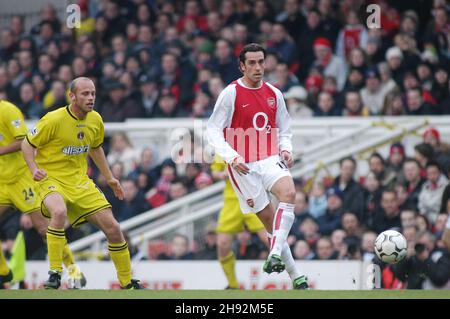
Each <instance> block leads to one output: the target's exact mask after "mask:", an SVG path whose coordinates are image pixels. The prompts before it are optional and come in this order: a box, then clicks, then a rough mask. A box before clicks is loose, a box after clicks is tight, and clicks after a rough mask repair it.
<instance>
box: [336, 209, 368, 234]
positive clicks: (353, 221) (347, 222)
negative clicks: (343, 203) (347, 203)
mask: <svg viewBox="0 0 450 319" xmlns="http://www.w3.org/2000/svg"><path fill="white" fill-rule="evenodd" d="M341 225H342V229H343V230H344V231H345V232H346V233H347V235H348V236H356V237H359V238H361V236H362V233H363V228H362V227H361V223H360V221H359V219H358V216H356V215H355V214H354V213H352V212H345V213H344V214H343V215H342V219H341Z"/></svg>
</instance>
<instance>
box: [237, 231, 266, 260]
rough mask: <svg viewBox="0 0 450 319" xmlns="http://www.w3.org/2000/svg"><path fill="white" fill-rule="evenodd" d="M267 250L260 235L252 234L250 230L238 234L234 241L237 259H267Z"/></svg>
mask: <svg viewBox="0 0 450 319" xmlns="http://www.w3.org/2000/svg"><path fill="white" fill-rule="evenodd" d="M266 250H267V249H266V246H265V245H264V243H263V242H262V241H261V240H260V239H259V237H258V235H257V234H252V233H250V232H249V231H248V230H244V231H242V232H240V233H239V234H237V236H236V240H235V241H234V242H233V251H234V254H235V256H236V259H265V257H267V252H266ZM264 254H265V255H264Z"/></svg>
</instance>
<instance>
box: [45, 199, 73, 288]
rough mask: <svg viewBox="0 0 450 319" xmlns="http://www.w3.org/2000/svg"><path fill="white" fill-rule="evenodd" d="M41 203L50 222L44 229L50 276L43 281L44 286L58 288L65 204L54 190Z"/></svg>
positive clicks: (65, 212)
mask: <svg viewBox="0 0 450 319" xmlns="http://www.w3.org/2000/svg"><path fill="white" fill-rule="evenodd" d="M43 204H44V206H45V209H46V210H47V212H48V214H49V215H50V223H49V225H48V226H47V231H46V240H47V252H48V259H49V261H50V271H49V275H50V277H49V279H48V280H47V281H46V282H45V283H44V287H45V288H46V289H58V288H59V286H60V285H61V273H62V270H63V269H62V264H63V253H64V246H65V245H66V233H65V230H64V224H65V222H66V219H67V206H66V203H65V201H64V198H63V197H62V195H61V194H59V193H56V192H53V193H50V194H48V195H47V196H46V197H45V198H44V201H43Z"/></svg>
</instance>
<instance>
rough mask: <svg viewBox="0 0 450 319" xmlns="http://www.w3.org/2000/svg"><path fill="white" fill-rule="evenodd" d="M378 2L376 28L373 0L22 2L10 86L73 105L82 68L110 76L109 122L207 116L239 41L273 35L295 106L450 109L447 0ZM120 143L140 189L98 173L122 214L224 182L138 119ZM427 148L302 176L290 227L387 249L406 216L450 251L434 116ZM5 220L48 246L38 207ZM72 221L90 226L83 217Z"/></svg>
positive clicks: (40, 102)
mask: <svg viewBox="0 0 450 319" xmlns="http://www.w3.org/2000/svg"><path fill="white" fill-rule="evenodd" d="M373 2H375V3H377V4H379V5H380V6H381V28H378V29H368V28H367V27H366V25H365V21H366V17H367V13H366V12H365V8H366V5H367V4H368V2H367V3H366V2H365V1H360V0H344V1H333V0H303V1H300V0H285V1H283V2H280V3H275V2H274V1H265V0H255V1H250V0H223V1H214V0H201V1H200V0H187V1H174V0H173V1H170V0H164V1H158V0H147V1H146V0H123V1H113V0H99V1H87V0H80V1H78V4H79V6H80V8H81V14H82V21H81V27H80V28H76V29H70V28H68V27H67V25H66V24H65V23H63V22H62V21H61V20H60V19H59V18H58V16H57V14H56V11H55V9H54V8H53V7H52V6H51V5H46V6H45V7H44V8H43V9H42V11H41V20H40V22H39V23H38V24H36V25H34V26H32V27H31V28H30V30H25V23H24V22H25V21H24V18H23V17H21V16H13V17H12V18H11V20H10V26H9V27H7V28H3V29H1V31H0V32H1V37H0V99H6V100H9V101H11V102H13V103H15V104H16V105H17V106H18V107H19V108H20V109H21V110H22V111H23V113H24V115H25V117H26V118H27V119H38V118H40V117H41V116H43V115H44V114H45V113H47V112H49V111H52V110H55V109H56V108H59V107H61V106H64V105H67V104H68V100H67V91H68V84H69V83H70V81H71V80H72V79H73V78H75V77H78V76H87V77H89V78H91V79H93V80H94V82H95V83H96V86H97V88H98V90H97V94H98V97H97V102H96V110H97V111H98V112H99V113H100V114H101V115H102V117H103V120H104V121H105V122H122V121H125V120H126V119H128V118H174V117H191V118H207V117H208V116H209V115H210V114H211V112H212V110H213V107H214V103H215V101H216V99H217V97H218V95H219V93H220V92H221V91H222V89H223V88H224V87H225V86H226V85H228V83H230V82H231V81H233V80H235V79H236V78H238V77H239V76H240V72H239V70H238V63H237V56H236V55H237V54H238V53H239V51H240V50H241V48H242V47H243V46H244V45H245V44H247V43H249V42H258V43H260V44H263V45H264V47H265V48H267V51H268V55H267V59H266V73H265V77H266V80H267V81H268V82H270V83H272V84H273V85H275V86H276V87H278V88H279V89H280V90H281V91H282V92H283V93H284V95H285V99H286V101H287V107H288V111H289V113H290V115H291V117H292V118H294V119H295V118H305V117H318V116H340V117H347V116H375V115H393V116H401V115H438V114H443V115H444V114H450V93H449V92H450V91H449V86H450V81H449V70H450V67H449V66H450V36H449V34H450V19H449V14H450V5H449V3H448V1H445V0H434V1H407V2H405V1H400V0H398V1H389V3H388V1H370V3H373ZM106 149H107V150H108V155H107V159H108V162H109V164H110V165H111V167H112V171H113V173H114V175H115V177H116V178H119V179H120V180H121V181H122V185H123V187H124V190H125V200H124V201H118V200H117V199H116V198H115V197H114V196H113V194H112V192H111V190H110V189H109V188H108V187H106V186H107V185H106V182H105V181H104V180H102V177H101V176H99V175H98V172H96V171H93V170H92V171H90V175H91V176H93V177H94V178H96V181H97V182H98V185H99V186H100V187H101V188H102V190H103V191H104V192H105V195H106V197H107V198H108V200H109V201H110V202H111V204H112V206H113V213H114V215H115V217H116V218H117V219H118V220H119V221H123V220H126V219H128V218H131V217H133V216H136V215H138V214H140V213H142V212H145V211H147V210H149V209H151V208H155V207H158V206H160V205H162V204H164V203H166V202H169V201H171V200H174V199H177V198H180V197H182V196H184V195H186V194H188V193H190V192H192V191H195V190H198V189H201V188H203V187H207V186H209V185H211V184H212V183H213V179H212V177H211V174H210V168H209V165H208V164H194V163H191V164H180V163H176V162H175V161H173V160H172V159H171V158H165V159H164V158H159V154H158V150H157V149H155V148H153V147H152V146H149V147H146V148H144V149H140V148H138V147H136V146H134V145H133V143H132V141H130V140H129V138H128V137H127V135H126V134H124V133H117V134H114V135H113V136H112V138H111V139H110V141H108V143H107V145H106ZM414 150H415V153H414V154H406V153H405V149H404V147H403V145H402V144H401V143H395V144H392V146H391V148H390V153H389V157H388V158H384V157H383V156H382V155H380V154H379V153H373V154H372V155H371V156H370V158H369V159H368V164H369V165H368V166H369V171H368V172H367V174H366V175H365V176H363V177H355V176H354V175H355V171H356V165H357V162H356V161H355V160H354V159H353V158H345V159H342V160H341V162H340V173H339V175H338V176H336V177H333V179H329V178H328V179H326V180H324V181H315V182H314V183H313V187H311V189H308V187H306V185H307V183H306V182H307V181H302V180H298V181H297V195H296V207H295V214H296V220H295V222H294V225H293V227H292V231H291V235H290V237H289V244H290V245H291V248H292V252H293V254H294V257H295V258H296V259H318V260H329V259H356V260H372V259H373V258H374V251H373V246H374V245H373V244H374V240H375V238H376V236H377V234H378V233H379V232H381V231H383V230H385V229H387V228H391V227H394V228H398V229H399V230H401V231H402V232H403V234H404V235H405V237H406V238H407V240H408V242H409V245H408V247H409V250H410V251H409V256H411V257H412V256H414V255H415V253H416V252H415V248H418V247H417V245H416V244H423V245H426V246H427V248H428V250H429V251H430V252H431V251H438V250H439V251H442V252H443V254H444V255H443V256H444V257H442V258H446V260H447V262H448V263H450V257H449V256H448V252H446V251H445V249H444V245H443V243H442V241H441V236H442V232H443V229H444V227H445V224H446V219H447V214H448V213H449V212H450V202H449V198H450V186H448V183H449V181H448V176H449V172H450V147H449V146H448V145H447V144H446V143H445V142H444V141H442V140H441V138H440V133H439V132H438V131H437V130H436V129H434V128H429V129H428V130H427V131H426V132H425V134H424V135H423V142H422V143H420V144H418V145H416V146H415V148H414ZM1 227H2V233H4V234H6V236H7V239H9V241H6V244H5V247H4V248H7V250H8V249H10V248H11V247H12V244H11V243H12V240H13V239H14V238H15V234H16V233H17V230H18V229H19V228H20V227H22V228H25V229H28V231H27V232H26V234H27V235H26V236H27V239H28V240H27V243H28V245H27V249H28V250H29V254H28V257H29V258H30V259H40V258H45V249H44V246H43V245H41V246H39V245H37V244H36V243H37V242H39V241H40V239H38V235H37V234H34V231H33V230H31V229H30V228H31V224H30V222H29V221H28V220H27V217H26V216H20V215H12V216H11V217H10V218H9V219H8V220H6V221H2V224H1ZM90 231H92V229H89V228H82V230H81V232H90ZM67 235H68V237H69V238H70V239H71V240H74V239H77V238H80V237H82V236H84V235H85V234H84V233H83V234H80V230H73V229H72V230H71V231H69V232H68V233H67ZM214 236H215V234H214V230H213V228H211V227H209V228H207V231H206V232H205V239H204V243H200V244H201V245H200V244H199V245H193V246H194V247H197V246H201V247H198V249H195V251H189V248H188V247H190V246H192V245H190V244H189V243H187V238H185V237H184V236H182V235H179V236H175V237H174V239H173V247H177V248H175V249H171V247H172V245H169V246H168V247H169V249H167V251H164V249H163V250H162V251H163V252H162V254H161V255H159V256H153V257H154V258H160V259H190V258H210V259H215V258H217V255H216V253H215V246H214V245H215V243H214V240H213V239H214ZM37 246H39V247H37ZM234 248H235V251H236V256H237V257H238V259H243V258H247V259H255V258H259V259H264V258H266V256H267V255H266V248H265V247H264V245H263V244H262V243H261V242H260V241H259V239H258V238H257V237H256V236H251V235H250V234H249V233H247V232H244V233H242V234H240V235H239V236H238V241H237V242H236V246H235V247H234ZM172 250H173V252H172ZM430 256H431V255H430ZM151 257H152V256H151ZM417 262H418V263H419V261H417ZM420 262H425V261H423V260H421V261H420ZM426 262H430V263H431V262H434V261H433V260H432V259H431V257H427V258H426ZM391 268H392V267H389V268H387V270H386V272H384V270H383V276H384V277H383V278H384V279H385V281H387V279H386V278H390V277H389V276H390V275H391V277H392V278H400V279H401V271H400V270H398V269H394V268H392V269H391ZM449 269H450V267H449ZM449 278H450V275H449ZM384 285H385V286H386V287H395V286H396V285H397V286H401V285H402V283H401V281H395V280H394V279H393V280H392V281H391V282H389V283H387V282H384ZM420 285H422V283H420Z"/></svg>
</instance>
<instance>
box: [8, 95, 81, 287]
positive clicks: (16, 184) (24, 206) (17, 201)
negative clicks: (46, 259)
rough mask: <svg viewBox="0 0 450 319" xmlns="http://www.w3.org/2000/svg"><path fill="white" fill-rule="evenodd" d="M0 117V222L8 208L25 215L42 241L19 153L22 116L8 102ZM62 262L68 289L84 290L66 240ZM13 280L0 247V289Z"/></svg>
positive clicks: (37, 205) (41, 223)
mask: <svg viewBox="0 0 450 319" xmlns="http://www.w3.org/2000/svg"><path fill="white" fill-rule="evenodd" d="M0 114H1V115H0V219H1V218H2V216H3V215H5V214H6V213H7V212H8V211H10V209H11V208H16V209H18V210H19V211H21V212H22V213H24V214H26V215H27V216H26V217H24V218H30V219H31V222H32V223H33V226H34V228H36V230H37V231H38V232H39V234H40V235H41V236H42V237H43V239H44V241H45V237H46V236H45V235H46V232H47V226H48V220H47V219H46V218H44V216H42V214H41V202H40V200H39V196H38V194H37V193H36V184H35V183H36V182H35V181H33V177H32V176H31V174H30V171H29V170H28V168H27V164H26V163H25V161H24V159H23V156H22V154H21V152H20V145H21V143H22V140H23V139H24V138H25V135H26V134H27V128H26V126H25V121H24V117H23V115H22V112H21V111H20V109H19V108H18V107H17V106H15V105H14V104H12V103H10V102H7V101H0ZM0 247H1V242H0ZM62 259H63V262H64V265H65V266H66V267H67V269H68V272H69V288H82V287H84V286H85V285H86V279H85V277H84V275H83V273H81V272H80V269H79V267H78V266H77V265H76V264H75V262H74V258H73V255H72V252H71V251H70V249H69V246H68V245H67V242H66V239H65V238H64V246H63V256H62ZM12 279H13V274H12V272H11V270H10V269H9V268H8V265H7V263H6V260H5V257H4V256H3V251H2V249H1V248H0V289H2V288H3V287H4V284H5V283H7V282H10V281H11V280H12Z"/></svg>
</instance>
